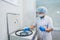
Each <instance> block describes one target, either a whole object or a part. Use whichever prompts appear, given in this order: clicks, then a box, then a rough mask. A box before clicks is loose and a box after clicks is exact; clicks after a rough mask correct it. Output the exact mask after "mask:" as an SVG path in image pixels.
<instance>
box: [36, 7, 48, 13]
mask: <svg viewBox="0 0 60 40" xmlns="http://www.w3.org/2000/svg"><path fill="white" fill-rule="evenodd" d="M37 12H43V13H47V8H46V7H38V8H37Z"/></svg>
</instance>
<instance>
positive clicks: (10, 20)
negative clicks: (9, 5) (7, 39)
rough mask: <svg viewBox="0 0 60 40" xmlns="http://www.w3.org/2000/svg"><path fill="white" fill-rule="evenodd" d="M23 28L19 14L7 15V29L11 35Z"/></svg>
mask: <svg viewBox="0 0 60 40" xmlns="http://www.w3.org/2000/svg"><path fill="white" fill-rule="evenodd" d="M20 27H21V18H20V15H19V14H14V13H8V14H7V29H8V32H9V34H10V33H12V32H14V31H16V30H18V29H19V28H20Z"/></svg>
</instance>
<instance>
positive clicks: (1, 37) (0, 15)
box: [0, 0, 23, 40]
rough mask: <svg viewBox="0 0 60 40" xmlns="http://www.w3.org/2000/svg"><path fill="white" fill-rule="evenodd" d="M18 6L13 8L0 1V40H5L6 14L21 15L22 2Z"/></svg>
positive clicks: (20, 0)
mask: <svg viewBox="0 0 60 40" xmlns="http://www.w3.org/2000/svg"><path fill="white" fill-rule="evenodd" d="M18 3H19V6H14V5H11V4H8V3H6V2H3V1H1V0H0V40H7V24H6V13H18V14H22V10H23V9H22V0H19V2H18Z"/></svg>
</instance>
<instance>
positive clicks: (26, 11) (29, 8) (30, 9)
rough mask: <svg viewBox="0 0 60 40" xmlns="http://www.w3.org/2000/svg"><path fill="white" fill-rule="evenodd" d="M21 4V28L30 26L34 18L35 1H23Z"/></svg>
mask: <svg viewBox="0 0 60 40" xmlns="http://www.w3.org/2000/svg"><path fill="white" fill-rule="evenodd" d="M23 3H24V4H23V5H24V8H23V26H25V25H27V26H31V25H32V23H33V22H34V19H35V17H36V16H35V15H36V0H24V1H23Z"/></svg>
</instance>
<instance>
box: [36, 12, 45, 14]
mask: <svg viewBox="0 0 60 40" xmlns="http://www.w3.org/2000/svg"><path fill="white" fill-rule="evenodd" d="M36 13H37V14H45V13H44V12H36Z"/></svg>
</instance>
